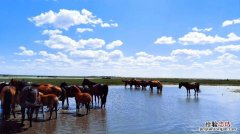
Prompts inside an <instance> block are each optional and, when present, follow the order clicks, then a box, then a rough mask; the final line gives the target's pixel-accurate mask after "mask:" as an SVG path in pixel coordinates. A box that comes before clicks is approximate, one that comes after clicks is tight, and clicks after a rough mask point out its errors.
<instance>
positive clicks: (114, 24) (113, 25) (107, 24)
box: [101, 23, 118, 28]
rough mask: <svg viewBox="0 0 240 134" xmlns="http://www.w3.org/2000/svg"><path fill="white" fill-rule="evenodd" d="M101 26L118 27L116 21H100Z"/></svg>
mask: <svg viewBox="0 0 240 134" xmlns="http://www.w3.org/2000/svg"><path fill="white" fill-rule="evenodd" d="M101 27H104V28H106V27H118V24H117V23H111V24H110V23H102V24H101Z"/></svg>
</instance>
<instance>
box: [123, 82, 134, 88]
mask: <svg viewBox="0 0 240 134" xmlns="http://www.w3.org/2000/svg"><path fill="white" fill-rule="evenodd" d="M122 82H124V85H125V88H127V85H129V86H130V88H132V81H131V80H122Z"/></svg>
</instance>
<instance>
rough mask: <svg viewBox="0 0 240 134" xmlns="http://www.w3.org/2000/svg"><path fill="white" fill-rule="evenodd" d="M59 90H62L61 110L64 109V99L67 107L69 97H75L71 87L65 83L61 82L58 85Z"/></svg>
mask: <svg viewBox="0 0 240 134" xmlns="http://www.w3.org/2000/svg"><path fill="white" fill-rule="evenodd" d="M60 88H61V89H62V95H61V98H62V108H63V107H64V102H65V99H67V107H69V101H68V98H69V97H75V93H74V91H73V90H75V89H73V86H72V85H68V84H67V83H66V82H63V83H61V84H60Z"/></svg>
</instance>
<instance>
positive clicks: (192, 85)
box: [178, 82, 200, 96]
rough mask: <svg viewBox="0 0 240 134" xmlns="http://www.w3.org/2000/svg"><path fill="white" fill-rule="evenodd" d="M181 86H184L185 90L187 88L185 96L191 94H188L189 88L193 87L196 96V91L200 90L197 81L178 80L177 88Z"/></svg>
mask: <svg viewBox="0 0 240 134" xmlns="http://www.w3.org/2000/svg"><path fill="white" fill-rule="evenodd" d="M182 86H184V87H185V88H186V90H187V96H188V94H189V95H191V94H190V90H191V89H193V90H194V92H195V93H194V95H195V96H196V94H197V96H198V93H199V92H200V88H199V87H200V85H199V83H197V82H192V83H189V82H180V83H179V86H178V87H179V89H181V87H182Z"/></svg>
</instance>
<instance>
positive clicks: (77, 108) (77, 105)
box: [76, 102, 79, 114]
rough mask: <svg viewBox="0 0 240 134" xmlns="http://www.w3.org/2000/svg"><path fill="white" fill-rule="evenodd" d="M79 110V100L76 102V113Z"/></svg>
mask: <svg viewBox="0 0 240 134" xmlns="http://www.w3.org/2000/svg"><path fill="white" fill-rule="evenodd" d="M78 112H79V102H76V113H77V114H78Z"/></svg>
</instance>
